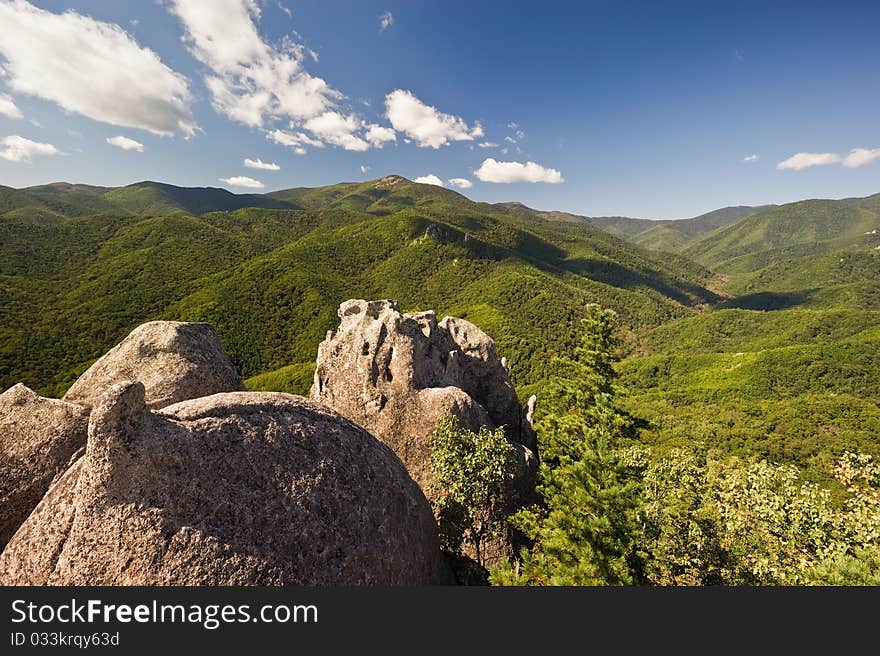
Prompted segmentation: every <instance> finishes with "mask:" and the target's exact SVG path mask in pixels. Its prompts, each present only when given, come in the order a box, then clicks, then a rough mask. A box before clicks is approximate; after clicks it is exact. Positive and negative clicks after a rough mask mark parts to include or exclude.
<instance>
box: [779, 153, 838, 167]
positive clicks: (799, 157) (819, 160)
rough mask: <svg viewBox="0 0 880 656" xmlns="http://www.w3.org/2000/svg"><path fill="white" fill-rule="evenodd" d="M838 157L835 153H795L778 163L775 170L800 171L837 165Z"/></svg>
mask: <svg viewBox="0 0 880 656" xmlns="http://www.w3.org/2000/svg"><path fill="white" fill-rule="evenodd" d="M841 159H842V158H841V157H840V155H838V154H837V153H797V154H796V155H792V156H791V157H789V158H788V159H786V160H783V161H781V162H779V164H777V165H776V168H777V169H779V170H780V171H783V170H785V169H792V170H794V171H800V170H802V169H807V168H810V167H811V166H827V165H828V164H837V163H838V162H840V161H841Z"/></svg>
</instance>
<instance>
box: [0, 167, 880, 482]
mask: <svg viewBox="0 0 880 656" xmlns="http://www.w3.org/2000/svg"><path fill="white" fill-rule="evenodd" d="M876 198H877V197H868V198H865V199H848V200H846V201H803V202H800V203H792V204H790V205H783V206H779V207H772V208H770V209H764V210H761V211H755V210H756V209H759V208H748V207H737V208H724V209H723V210H719V211H717V212H710V213H708V214H705V215H702V216H701V217H695V218H694V219H690V220H685V221H677V222H659V221H647V220H640V219H627V218H615V219H603V220H602V221H604V222H605V227H606V228H607V229H608V231H606V230H602V229H600V228H598V227H596V225H591V224H590V222H589V221H588V220H586V219H585V218H584V217H577V216H575V215H569V214H565V213H561V212H536V211H535V210H531V209H529V208H527V207H525V206H524V205H521V204H519V203H502V204H494V205H493V204H487V203H477V202H473V201H470V200H468V199H467V198H465V197H464V196H461V195H460V194H458V193H456V192H454V191H451V190H448V189H443V188H439V187H436V186H431V185H420V184H415V183H412V182H410V181H408V180H406V179H404V178H401V177H399V176H386V177H385V178H382V179H380V180H373V181H368V182H363V183H341V184H337V185H332V186H328V187H320V188H313V189H312V188H295V189H288V190H284V191H278V192H273V193H271V194H255V195H248V194H242V195H239V194H231V193H229V192H226V191H224V190H219V189H211V188H202V189H184V188H178V187H173V186H171V185H162V184H157V183H138V184H135V185H130V186H128V187H122V188H117V189H108V188H102V187H89V186H85V185H68V184H53V185H45V186H42V187H32V188H29V189H22V190H17V189H11V188H8V187H2V188H0V386H2V387H4V388H5V387H8V386H10V385H12V384H14V383H16V382H24V383H25V384H27V385H29V386H31V387H33V388H35V389H37V390H38V391H40V392H42V393H45V394H49V395H55V396H57V395H60V394H62V393H63V392H64V390H65V389H66V388H67V387H68V386H69V385H70V384H71V383H72V382H73V380H75V378H76V377H77V376H78V375H79V374H80V373H81V372H82V371H83V370H85V368H86V367H88V366H89V364H90V363H91V362H93V361H94V360H95V359H96V358H97V357H99V356H100V355H101V354H103V353H104V352H105V351H106V350H107V349H108V348H110V347H111V346H112V345H113V344H115V343H116V342H118V341H119V340H120V339H121V338H122V337H124V336H125V335H126V334H127V333H128V332H129V331H130V330H131V329H132V328H134V327H135V326H137V325H138V324H140V323H142V322H144V321H147V320H151V319H161V318H165V319H177V320H190V321H208V322H211V323H212V324H214V325H215V326H216V327H217V329H218V331H219V333H220V336H221V339H222V340H223V343H224V345H225V347H226V349H227V350H228V352H229V353H230V355H231V357H232V359H233V360H234V362H235V363H236V365H237V366H238V367H239V369H240V371H241V373H242V375H243V376H244V377H245V378H246V380H247V385H248V387H249V388H251V389H267V390H286V391H293V392H299V393H303V392H306V391H307V389H308V387H309V385H310V383H311V379H312V373H313V368H314V358H315V354H316V350H317V345H318V343H319V342H320V340H321V339H323V337H324V335H325V333H326V331H327V330H329V329H331V328H333V327H335V326H336V324H337V322H338V318H337V317H336V308H337V306H338V304H339V303H340V302H341V301H343V300H345V299H348V298H352V297H362V298H394V299H397V300H398V301H399V302H400V303H401V306H402V307H403V308H404V309H405V310H419V309H428V308H431V309H435V310H436V311H437V312H438V313H439V314H441V315H442V314H453V315H456V316H461V317H464V318H467V319H470V320H471V321H473V322H474V323H476V324H477V325H479V326H481V327H482V328H484V329H485V330H486V331H487V332H489V333H490V334H492V335H493V336H494V337H495V340H496V342H497V346H498V350H499V352H500V353H501V354H503V355H505V356H507V358H508V360H509V361H510V362H511V365H512V377H513V379H514V382H515V383H516V385H517V387H518V389H519V390H520V392H521V394H523V395H526V394H530V393H532V392H534V391H537V392H539V393H540V389H541V387H540V385H539V383H540V382H541V381H542V380H543V379H544V377H545V376H546V375H547V371H548V366H547V365H548V362H549V360H550V359H551V358H552V357H553V356H554V355H557V354H566V353H570V352H571V350H572V349H573V348H574V346H575V344H576V342H577V339H578V335H579V331H580V327H579V319H580V318H581V316H582V314H583V309H584V307H585V306H586V305H587V304H589V303H592V302H598V303H601V304H603V305H605V306H607V307H610V308H613V309H615V310H616V311H618V313H619V314H620V316H621V323H622V325H623V327H624V330H625V336H626V343H627V351H626V354H625V355H626V358H625V359H624V360H623V362H622V363H621V365H620V371H621V374H622V378H621V382H622V386H623V387H624V389H626V390H627V396H626V405H627V407H628V409H629V410H630V411H631V412H632V413H633V414H635V415H636V416H637V417H639V418H640V419H641V420H642V422H643V427H642V429H641V437H642V439H643V440H644V441H645V442H647V443H650V444H653V445H656V446H657V447H659V449H658V453H663V452H664V451H665V450H666V449H669V448H671V447H673V446H677V445H684V444H690V443H693V442H700V443H704V444H706V445H708V446H709V447H710V448H715V449H718V450H720V451H721V452H723V453H736V454H741V455H750V454H751V455H756V454H757V455H762V456H766V457H768V458H770V459H773V460H778V461H790V462H796V463H798V464H799V465H801V466H803V467H804V468H805V472H806V475H807V476H810V477H814V478H822V476H823V473H822V472H824V471H826V470H827V468H826V467H825V465H827V463H828V462H830V461H831V460H832V459H833V458H834V457H835V456H836V455H839V454H840V453H841V452H842V451H843V450H845V449H855V450H860V451H863V452H868V453H877V454H880V438H878V435H880V406H878V403H877V399H878V398H880V360H878V355H877V354H878V353H880V249H878V246H880V230H878V231H877V233H874V232H873V231H874V230H875V229H877V228H878V227H880V215H878V214H877V213H875V212H874V211H872V209H871V208H872V207H874V204H875V201H876ZM600 223H601V222H600ZM637 227H640V229H641V233H639V232H638V231H637V230H636V228H637ZM611 232H616V233H617V234H618V235H623V236H625V237H627V240H624V239H622V238H621V237H619V236H615V235H614V234H611ZM639 243H644V245H645V247H643V246H640V245H639ZM653 248H661V249H669V250H678V251H679V252H678V253H673V252H656V251H654V250H651V249H653Z"/></svg>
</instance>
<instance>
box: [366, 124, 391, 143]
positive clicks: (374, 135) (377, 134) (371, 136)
mask: <svg viewBox="0 0 880 656" xmlns="http://www.w3.org/2000/svg"><path fill="white" fill-rule="evenodd" d="M364 139H366V140H367V141H369V142H370V145H371V146H373V147H374V148H381V147H382V146H384V145H385V143H386V142H388V141H397V133H396V132H395V131H394V130H392V129H391V128H386V127H383V126H381V125H376V124H375V123H370V124H369V125H368V126H367V131H366V132H365V133H364Z"/></svg>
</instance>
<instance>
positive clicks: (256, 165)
mask: <svg viewBox="0 0 880 656" xmlns="http://www.w3.org/2000/svg"><path fill="white" fill-rule="evenodd" d="M244 165H245V166H246V167H247V168H249V169H259V170H261V171H280V170H281V167H280V166H278V165H277V164H275V163H274V162H264V161H263V160H261V159H259V158H257V159H250V158H245V160H244Z"/></svg>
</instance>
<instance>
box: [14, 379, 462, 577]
mask: <svg viewBox="0 0 880 656" xmlns="http://www.w3.org/2000/svg"><path fill="white" fill-rule="evenodd" d="M449 577H450V574H449V570H448V568H447V566H446V564H445V562H444V560H443V559H442V556H441V554H440V550H439V545H438V540H437V536H436V526H435V524H434V520H433V517H432V514H431V509H430V506H429V505H428V502H427V500H426V499H425V497H424V495H423V494H422V492H421V490H420V489H419V487H418V485H416V483H415V482H414V481H413V480H412V479H411V478H410V477H409V476H408V475H407V472H406V470H405V469H404V468H403V466H402V465H401V463H400V461H399V460H398V458H397V457H396V456H395V455H394V453H393V452H392V451H391V450H390V449H389V448H388V447H386V446H385V445H384V444H382V443H381V442H380V441H379V440H377V439H375V438H374V437H373V436H371V435H370V434H369V433H367V432H366V431H364V430H363V429H361V428H360V427H358V426H356V425H354V424H353V423H351V422H350V421H348V420H347V419H345V418H343V417H341V416H340V415H338V414H336V413H334V412H332V411H330V410H328V409H326V408H323V407H321V406H320V405H317V404H315V403H312V402H310V401H308V400H306V399H304V398H302V397H296V396H291V395H288V394H279V393H247V392H237V393H226V394H215V395H213V396H208V397H205V398H200V399H197V400H193V401H186V402H183V403H178V404H176V405H173V406H170V407H166V408H165V409H164V410H162V411H160V412H158V413H154V412H151V411H150V410H149V408H148V407H147V404H146V403H145V396H144V386H143V385H141V384H140V383H131V382H124V383H120V384H117V385H115V386H113V387H112V388H111V389H110V391H109V392H108V393H107V394H106V395H105V396H104V397H102V398H101V399H100V400H99V401H98V402H97V404H96V405H95V406H94V408H93V410H92V414H91V418H90V421H89V428H88V443H87V446H86V449H85V454H84V455H83V457H82V458H81V459H80V460H78V461H77V462H76V464H75V465H74V466H72V467H71V468H70V469H68V470H67V471H66V473H65V474H64V475H63V476H61V477H60V478H59V480H58V481H57V482H56V483H55V484H54V485H53V486H52V487H51V488H50V489H49V492H48V493H47V494H46V496H45V498H44V499H43V500H42V502H41V503H40V504H39V506H37V508H36V509H35V510H34V512H33V513H32V514H31V516H30V517H29V518H28V520H27V521H26V522H25V524H24V525H23V526H22V527H21V529H20V530H19V531H18V533H17V534H16V535H15V536H14V538H13V539H12V540H11V541H10V543H9V545H8V546H7V548H6V550H5V551H4V552H3V554H2V556H0V584H3V585H42V584H49V585H317V586H326V585H427V584H437V583H447V582H450V578H449Z"/></svg>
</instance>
